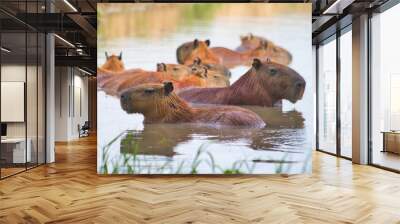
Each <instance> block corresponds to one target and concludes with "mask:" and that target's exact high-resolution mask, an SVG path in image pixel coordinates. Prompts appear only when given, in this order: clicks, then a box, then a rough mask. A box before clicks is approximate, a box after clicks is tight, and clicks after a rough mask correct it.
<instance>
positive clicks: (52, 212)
mask: <svg viewBox="0 0 400 224" xmlns="http://www.w3.org/2000/svg"><path fill="white" fill-rule="evenodd" d="M96 145H97V144H96V139H95V137H89V138H84V139H82V140H80V141H74V142H70V143H68V144H65V143H63V144H57V146H56V163H54V164H49V165H46V166H41V167H38V168H36V169H32V170H29V171H27V172H25V173H21V174H19V175H16V176H13V177H10V178H7V179H5V180H2V181H0V202H1V203H0V223H119V224H120V223H400V212H399V211H400V200H398V199H399V198H400V175H399V174H395V173H391V172H388V171H384V170H380V169H377V168H374V167H370V166H360V165H354V164H352V163H351V162H350V161H347V160H343V159H339V158H336V157H333V156H330V155H326V154H323V153H320V152H315V153H314V155H313V173H312V174H308V175H294V176H289V177H285V176H278V175H273V176H245V175H244V176H235V177H233V176H232V177H231V176H225V177H224V176H215V177H213V176H206V177H205V176H185V177H179V176H165V177H163V176H157V177H149V176H147V177H139V176H110V177H107V176H99V175H97V174H96Z"/></svg>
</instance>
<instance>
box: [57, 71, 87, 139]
mask: <svg viewBox="0 0 400 224" xmlns="http://www.w3.org/2000/svg"><path fill="white" fill-rule="evenodd" d="M55 73H56V83H55V86H56V91H55V123H56V128H55V129H56V131H55V140H56V141H70V140H74V139H77V138H79V132H78V125H83V124H84V122H85V121H87V120H88V78H87V77H84V76H83V73H81V72H80V71H79V70H77V69H76V68H72V67H56V72H55Z"/></svg>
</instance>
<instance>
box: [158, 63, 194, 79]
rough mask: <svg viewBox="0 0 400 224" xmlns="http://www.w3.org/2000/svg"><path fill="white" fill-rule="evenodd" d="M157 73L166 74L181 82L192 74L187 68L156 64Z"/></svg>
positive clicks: (184, 66) (176, 65)
mask: <svg viewBox="0 0 400 224" xmlns="http://www.w3.org/2000/svg"><path fill="white" fill-rule="evenodd" d="M157 72H167V73H169V74H170V75H171V76H172V77H173V78H174V79H176V80H182V79H183V78H185V77H186V76H188V75H190V74H192V71H191V68H190V67H189V66H186V65H181V64H166V63H157Z"/></svg>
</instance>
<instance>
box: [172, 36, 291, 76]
mask: <svg viewBox="0 0 400 224" xmlns="http://www.w3.org/2000/svg"><path fill="white" fill-rule="evenodd" d="M242 40H245V41H242V42H244V43H245V44H242V45H244V46H247V47H248V49H249V50H242V51H235V50H231V49H228V48H225V47H211V48H210V47H209V45H210V41H209V40H207V42H206V44H202V45H200V44H199V43H202V42H201V41H198V40H197V39H195V40H194V41H191V42H186V43H184V44H182V45H181V46H179V47H178V49H177V59H178V62H179V63H181V64H187V63H188V60H192V59H193V58H194V57H199V58H201V59H203V58H206V59H207V60H209V59H210V58H212V59H213V61H218V63H216V64H221V65H223V66H226V67H227V68H233V67H236V66H239V65H245V66H249V65H251V63H252V61H253V59H254V58H258V59H260V60H261V61H265V60H267V58H268V59H269V60H271V61H274V62H276V63H280V64H283V65H288V64H290V63H291V61H292V55H291V54H290V53H289V52H288V51H287V50H285V49H283V48H282V47H279V46H277V45H275V44H274V43H272V42H271V41H268V40H266V39H264V38H261V37H255V36H251V37H246V38H243V39H242ZM199 52H201V53H202V54H200V53H199ZM204 52H206V53H204ZM205 55H206V56H205ZM215 58H217V59H218V60H215Z"/></svg>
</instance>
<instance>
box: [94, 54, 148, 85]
mask: <svg viewBox="0 0 400 224" xmlns="http://www.w3.org/2000/svg"><path fill="white" fill-rule="evenodd" d="M105 54H106V62H105V63H104V64H103V65H102V66H101V67H100V68H97V85H98V86H99V87H100V88H102V87H103V86H104V85H107V83H108V82H112V81H113V80H114V78H113V77H114V76H116V75H117V76H119V75H122V74H133V73H135V72H140V71H144V70H142V69H125V66H124V63H123V62H122V52H121V53H120V54H119V56H116V55H111V56H108V54H107V52H106V53H105Z"/></svg>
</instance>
